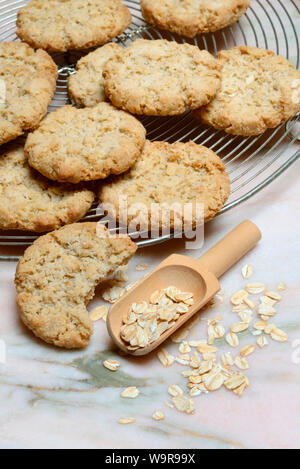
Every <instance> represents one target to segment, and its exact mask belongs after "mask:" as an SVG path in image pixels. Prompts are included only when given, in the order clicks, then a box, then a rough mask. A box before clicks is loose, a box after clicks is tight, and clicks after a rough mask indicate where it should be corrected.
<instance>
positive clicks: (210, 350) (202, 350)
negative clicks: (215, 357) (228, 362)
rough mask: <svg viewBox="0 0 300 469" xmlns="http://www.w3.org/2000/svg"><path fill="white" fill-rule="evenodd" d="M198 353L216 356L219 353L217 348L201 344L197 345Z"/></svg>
mask: <svg viewBox="0 0 300 469" xmlns="http://www.w3.org/2000/svg"><path fill="white" fill-rule="evenodd" d="M197 350H198V352H200V353H202V354H204V355H206V354H215V353H217V351H218V349H217V348H216V347H212V346H211V345H208V344H205V343H200V344H199V345H197Z"/></svg>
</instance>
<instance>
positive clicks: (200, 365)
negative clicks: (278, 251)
mask: <svg viewBox="0 0 300 469" xmlns="http://www.w3.org/2000/svg"><path fill="white" fill-rule="evenodd" d="M252 275H253V268H252V266H250V265H246V266H244V267H243V269H242V276H243V278H245V279H248V278H250V277H251V276H252ZM285 289H286V285H285V284H284V283H279V284H278V287H277V290H278V291H270V290H268V289H267V287H266V285H265V284H264V283H258V282H257V283H248V284H246V285H245V288H244V289H242V290H239V291H237V292H235V293H234V294H233V295H232V296H231V299H230V302H231V304H232V312H233V313H234V314H237V315H238V318H239V319H238V320H237V321H235V322H234V323H233V324H232V325H231V326H230V328H229V330H227V331H226V330H225V328H224V327H223V326H222V324H221V323H220V322H221V320H222V317H221V316H218V317H217V318H215V319H209V320H207V337H206V338H205V339H201V340H190V341H188V340H186V339H187V336H188V334H189V333H190V332H191V331H190V329H188V328H186V327H185V328H182V329H181V330H180V331H178V332H177V333H176V337H175V340H172V341H173V342H175V343H177V344H179V349H178V352H179V353H178V355H177V356H174V355H172V354H170V353H169V352H168V350H167V349H166V348H161V349H160V350H159V352H158V353H157V357H158V359H159V360H160V362H161V363H162V365H163V366H164V367H169V366H171V365H172V364H173V363H174V362H176V363H179V364H180V365H183V366H186V367H187V369H185V370H184V371H183V372H182V375H183V376H184V377H185V378H187V380H188V383H187V388H188V390H189V391H188V396H185V394H184V391H183V390H182V389H181V388H180V386H178V385H171V386H169V388H168V392H169V394H170V395H171V396H172V403H166V404H167V405H168V406H169V407H174V406H175V407H176V408H177V409H178V410H180V411H183V412H187V413H192V412H193V408H194V407H193V401H191V400H189V398H192V397H196V396H199V395H201V394H203V393H205V394H208V393H209V392H213V391H217V390H219V389H221V388H222V387H225V388H226V389H228V390H229V391H232V392H233V393H234V394H236V395H237V396H242V395H243V394H244V392H245V390H246V389H247V388H248V387H249V386H250V381H249V379H248V378H247V376H246V375H245V373H244V372H245V371H246V370H248V369H249V368H250V365H249V362H248V357H249V356H250V355H252V354H253V353H255V352H256V350H257V346H258V347H259V348H264V347H266V346H267V345H268V343H269V342H268V339H267V336H269V337H270V338H271V339H273V340H274V341H277V342H286V341H287V340H288V335H287V334H286V333H285V332H284V331H282V330H281V329H280V328H278V327H277V326H276V324H275V323H269V320H270V319H272V320H273V318H274V316H275V315H276V308H275V307H276V303H277V302H279V301H281V299H282V297H281V295H280V294H279V293H278V292H279V291H284V290H285ZM251 295H255V296H258V295H260V297H259V300H257V298H256V299H255V301H254V300H253V299H252V298H251V297H250V296H251ZM216 301H218V302H219V303H223V302H224V294H223V293H222V294H221V293H219V294H218V298H216V299H215V301H213V302H212V306H215V305H216V304H217V303H216ZM255 313H257V316H258V319H259V321H257V320H255V321H256V322H254V323H253V321H254V314H255ZM247 330H249V332H251V334H252V335H253V336H254V337H256V336H257V337H256V343H253V344H252V343H249V344H248V345H246V346H245V347H243V348H242V349H241V350H240V351H239V352H238V353H236V355H235V356H232V354H231V352H229V351H228V352H225V353H223V354H222V355H221V360H218V357H217V353H218V347H216V346H215V345H214V343H215V341H216V340H217V339H222V338H225V342H226V343H227V344H228V345H229V346H230V347H231V348H233V349H236V348H238V347H239V345H240V338H239V335H240V334H241V333H243V332H245V331H247Z"/></svg>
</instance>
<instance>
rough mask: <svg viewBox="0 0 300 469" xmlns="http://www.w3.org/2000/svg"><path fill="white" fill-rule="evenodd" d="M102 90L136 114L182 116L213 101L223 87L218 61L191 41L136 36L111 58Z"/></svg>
mask: <svg viewBox="0 0 300 469" xmlns="http://www.w3.org/2000/svg"><path fill="white" fill-rule="evenodd" d="M103 77H104V89H105V93H106V95H107V97H108V98H109V99H110V100H111V101H112V103H113V104H114V105H115V106H116V107H119V108H121V109H124V110H127V111H129V112H131V113H132V114H141V115H142V114H145V115H157V116H168V115H176V114H182V113H183V112H185V111H186V109H187V108H188V107H189V108H191V109H197V108H199V107H200V106H204V105H205V104H207V103H209V102H210V101H211V100H212V99H213V97H214V96H215V94H216V93H217V91H218V89H219V87H220V72H219V64H218V62H217V61H216V59H215V58H214V57H213V56H212V55H211V54H209V53H208V52H207V51H204V50H203V51H200V49H199V48H198V47H196V46H192V45H190V44H178V43H177V42H169V41H166V40H153V41H150V40H145V39H137V40H136V41H134V42H133V43H132V44H130V45H129V46H128V47H127V48H125V49H122V51H121V52H118V53H117V54H116V55H115V56H114V57H112V58H111V59H109V60H108V61H107V62H106V64H105V66H104V71H103Z"/></svg>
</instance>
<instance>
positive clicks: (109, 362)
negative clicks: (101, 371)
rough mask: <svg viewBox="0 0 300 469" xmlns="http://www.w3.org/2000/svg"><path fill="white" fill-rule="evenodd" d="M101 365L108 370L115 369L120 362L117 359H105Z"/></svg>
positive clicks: (118, 366)
mask: <svg viewBox="0 0 300 469" xmlns="http://www.w3.org/2000/svg"><path fill="white" fill-rule="evenodd" d="M103 366H104V367H105V368H107V369H108V370H110V371H117V370H118V369H119V368H120V366H121V363H120V362H118V361H117V360H105V361H104V362H103Z"/></svg>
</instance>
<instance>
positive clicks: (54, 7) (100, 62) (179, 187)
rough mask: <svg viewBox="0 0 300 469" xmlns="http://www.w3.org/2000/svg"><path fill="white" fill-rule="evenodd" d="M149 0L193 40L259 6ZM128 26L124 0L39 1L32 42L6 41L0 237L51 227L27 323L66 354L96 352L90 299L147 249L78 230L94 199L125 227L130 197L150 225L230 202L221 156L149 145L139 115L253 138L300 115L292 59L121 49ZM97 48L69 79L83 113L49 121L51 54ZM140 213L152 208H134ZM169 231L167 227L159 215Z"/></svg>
mask: <svg viewBox="0 0 300 469" xmlns="http://www.w3.org/2000/svg"><path fill="white" fill-rule="evenodd" d="M140 3H141V9H142V14H143V16H144V18H145V19H146V21H148V22H149V23H151V24H153V25H155V26H157V27H158V28H160V29H164V30H168V31H171V32H172V33H176V34H179V35H182V36H186V37H189V38H193V37H195V36H196V35H197V34H202V33H207V32H212V31H216V30H218V29H221V28H224V27H226V26H228V25H230V24H232V23H234V22H235V21H237V20H238V19H239V18H240V17H241V16H242V15H243V14H244V13H245V11H246V10H247V8H248V6H249V0H226V1H218V2H213V4H212V2H211V1H209V0H203V1H201V2H199V1H197V0H182V1H181V2H178V1H177V0H141V2H140ZM130 23H131V14H130V12H129V10H128V8H127V7H126V6H124V5H123V4H122V3H121V2H120V1H119V0H48V1H47V2H45V1H44V0H31V1H30V2H29V3H28V4H27V5H26V6H25V7H23V8H22V9H21V10H20V11H19V14H18V20H17V34H18V36H19V38H20V39H21V41H23V42H12V43H0V84H1V90H3V91H4V95H5V99H4V100H3V102H0V145H1V147H0V229H2V230H7V229H14V230H28V231H35V232H39V233H42V232H51V231H52V233H50V234H47V235H45V236H43V237H41V238H40V239H39V240H38V241H36V243H34V245H33V246H32V247H31V248H29V249H28V251H27V252H26V253H25V256H24V258H23V259H22V260H21V262H20V265H19V267H18V272H17V277H16V285H17V290H18V304H19V306H20V310H21V317H22V319H23V321H24V322H25V324H27V326H28V327H29V328H30V329H32V330H33V332H34V333H35V334H36V335H37V336H39V337H41V338H42V339H43V340H45V341H47V342H49V343H52V344H55V345H58V346H62V347H67V348H73V347H82V346H85V345H87V343H88V339H89V336H90V334H91V324H90V322H89V320H88V317H87V311H86V307H85V305H86V303H87V301H89V300H90V299H91V298H92V296H93V294H94V289H95V286H96V285H97V283H99V282H100V281H102V280H103V279H105V278H107V276H109V275H110V274H111V273H112V272H113V270H114V269H116V268H117V267H119V266H120V265H123V264H125V263H126V262H128V260H129V259H130V257H131V256H132V255H133V254H134V252H135V250H136V246H135V245H134V244H133V243H132V241H131V240H130V239H129V238H127V237H125V238H124V237H123V238H118V237H116V238H111V237H110V236H109V233H108V232H107V231H106V230H104V231H103V232H101V236H99V233H98V232H97V226H96V224H87V223H85V224H77V223H75V222H77V221H79V220H80V219H82V218H83V217H84V215H85V214H86V213H87V212H88V210H89V209H90V207H91V206H92V204H93V202H94V199H95V193H97V194H98V195H99V202H100V203H104V204H105V206H109V207H110V208H111V210H112V215H114V217H115V218H116V219H117V220H118V221H119V222H124V220H123V219H122V213H121V211H120V199H122V198H124V197H126V199H127V204H128V207H127V213H128V214H129V216H128V217H127V218H126V223H127V225H129V224H130V223H131V222H133V221H134V220H135V219H139V220H141V218H142V217H143V218H144V221H146V222H147V223H148V226H151V221H152V220H151V206H152V204H156V205H157V206H158V207H162V206H163V205H164V204H167V205H168V206H174V205H176V206H177V207H178V206H179V207H180V208H182V207H184V206H185V205H187V204H189V205H190V207H191V210H190V215H189V217H188V218H189V219H188V220H187V219H186V218H185V215H184V213H185V212H184V210H181V211H179V212H180V214H181V215H179V217H178V213H175V212H176V210H174V213H173V215H171V219H170V220H169V224H170V227H171V228H172V229H174V230H176V229H178V228H179V227H180V226H181V227H182V224H183V222H184V223H185V222H187V221H188V222H189V223H190V224H191V227H193V228H195V227H196V226H198V225H199V223H203V221H207V220H209V219H211V218H213V217H214V216H215V215H216V214H217V213H218V212H219V211H220V210H221V208H222V207H223V205H224V203H225V202H226V200H227V199H228V197H229V194H230V179H229V175H228V173H227V172H226V168H225V166H224V164H223V163H222V161H221V159H220V158H219V157H218V156H217V155H216V154H215V153H214V152H213V151H212V150H210V149H208V148H206V147H204V146H201V145H197V144H196V143H194V142H186V143H182V142H175V143H167V142H163V141H155V142H150V141H149V140H147V139H146V138H147V136H146V130H145V128H144V126H143V125H142V124H141V122H140V120H139V119H138V116H176V115H180V114H183V113H185V112H186V111H187V110H192V111H193V112H194V113H195V116H196V117H197V118H199V120H201V121H202V122H204V123H206V124H208V125H210V126H212V127H214V128H216V129H220V130H224V131H225V132H228V133H231V134H235V135H242V136H251V135H258V134H260V133H262V132H264V131H265V130H266V129H268V128H273V127H276V126H277V125H279V124H280V123H282V122H285V121H286V120H288V119H289V118H290V117H292V116H294V115H295V114H297V112H299V111H300V103H299V102H298V101H297V100H295V99H294V95H295V87H296V86H298V87H299V84H300V72H299V71H297V70H295V68H294V67H293V66H292V65H291V64H290V63H289V62H288V61H287V60H286V59H284V58H283V57H280V56H276V55H275V54H274V53H273V52H270V51H267V50H261V49H258V48H255V47H249V46H240V47H235V48H234V49H231V50H228V51H221V52H219V53H218V55H217V58H214V57H213V56H212V55H211V54H210V53H209V52H207V51H205V50H200V49H199V48H198V47H196V46H194V45H191V44H189V43H187V42H185V41H178V42H175V41H174V42H173V41H172V42H169V41H167V40H163V39H162V40H153V41H150V40H145V39H137V40H135V41H134V42H132V43H131V44H130V45H129V46H128V47H123V46H120V45H118V44H117V43H116V42H109V41H112V40H113V39H114V38H115V37H116V36H118V35H119V34H121V33H122V32H123V31H124V30H125V29H126V28H127V27H128V26H129V25H130ZM99 46H100V47H99ZM91 47H98V48H97V49H95V50H94V51H93V52H90V53H89V54H87V55H85V56H84V57H83V58H82V59H81V60H79V61H78V63H77V66H76V71H75V73H74V74H73V75H71V76H70V78H69V83H68V87H69V95H70V98H71V100H72V102H73V103H74V105H75V106H65V107H62V108H60V109H58V110H57V111H55V112H52V113H50V114H49V115H48V116H46V117H44V116H45V114H46V112H47V108H48V105H49V103H50V101H51V100H52V97H53V95H54V92H55V88H56V80H57V66H56V64H55V62H54V61H53V59H52V58H51V56H50V55H49V53H48V52H55V51H59V52H67V51H70V50H81V51H82V50H87V49H88V48H91ZM25 132H29V133H28V135H27V138H26V141H25V143H24V141H23V140H22V139H20V138H21V136H22V135H23V134H24V133H25ZM18 137H19V138H18ZM17 138H18V139H17ZM15 139H17V140H15ZM198 204H199V205H202V207H203V214H202V217H199V216H198V215H197V211H196V209H195V208H196V206H197V205H198ZM133 205H134V206H142V208H141V209H137V210H135V212H134V213H133V212H132V211H131V210H130V207H131V206H133ZM145 208H146V215H145V211H144V209H145ZM158 223H159V229H162V228H164V223H163V220H162V217H161V213H158ZM63 225H70V226H67V227H63ZM62 227H63V228H62ZM59 228H60V229H59ZM57 229H59V230H58V231H53V230H57ZM37 266H38V268H37Z"/></svg>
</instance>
